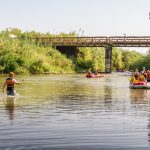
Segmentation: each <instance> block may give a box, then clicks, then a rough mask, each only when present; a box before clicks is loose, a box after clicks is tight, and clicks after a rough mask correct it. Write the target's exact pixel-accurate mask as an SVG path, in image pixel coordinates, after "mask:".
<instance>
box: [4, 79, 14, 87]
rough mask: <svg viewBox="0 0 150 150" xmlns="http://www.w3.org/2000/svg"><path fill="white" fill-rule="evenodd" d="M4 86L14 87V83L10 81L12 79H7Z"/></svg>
mask: <svg viewBox="0 0 150 150" xmlns="http://www.w3.org/2000/svg"><path fill="white" fill-rule="evenodd" d="M6 84H7V87H14V81H13V80H12V78H7V79H6Z"/></svg>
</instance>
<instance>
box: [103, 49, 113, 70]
mask: <svg viewBox="0 0 150 150" xmlns="http://www.w3.org/2000/svg"><path fill="white" fill-rule="evenodd" d="M111 60H112V46H106V47H105V72H106V73H111Z"/></svg>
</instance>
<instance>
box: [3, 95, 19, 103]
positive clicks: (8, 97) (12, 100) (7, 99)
mask: <svg viewBox="0 0 150 150" xmlns="http://www.w3.org/2000/svg"><path fill="white" fill-rule="evenodd" d="M17 96H18V94H15V95H7V94H5V95H4V96H3V100H4V103H5V104H7V105H14V104H15V101H16V98H17Z"/></svg>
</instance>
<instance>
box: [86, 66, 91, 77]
mask: <svg viewBox="0 0 150 150" xmlns="http://www.w3.org/2000/svg"><path fill="white" fill-rule="evenodd" d="M91 70H92V68H89V69H88V72H87V75H88V76H91V75H92V71H91Z"/></svg>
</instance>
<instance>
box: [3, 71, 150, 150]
mask: <svg viewBox="0 0 150 150" xmlns="http://www.w3.org/2000/svg"><path fill="white" fill-rule="evenodd" d="M5 78H6V76H0V84H1V85H2V84H3V82H2V81H4V79H5ZM22 78H24V79H25V81H24V82H23V84H22V85H19V86H17V85H16V91H17V93H18V94H19V95H18V96H17V97H16V98H15V99H12V100H6V98H5V97H4V95H3V93H2V92H0V149H2V150H5V149H6V150H30V149H33V150H37V149H38V150H40V149H42V150H43V149H46V150H48V149H54V150H55V149H64V150H66V149H84V150H87V149H105V150H106V149H110V148H111V149H114V150H116V149H132V148H134V149H136V150H137V149H139V150H142V149H149V148H150V90H144V89H129V76H125V75H123V74H122V73H119V74H117V73H113V74H111V75H107V76H106V77H104V78H92V79H88V78H85V75H83V74H74V75H31V76H16V79H17V80H20V79H22Z"/></svg>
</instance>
